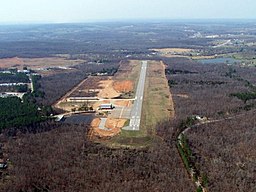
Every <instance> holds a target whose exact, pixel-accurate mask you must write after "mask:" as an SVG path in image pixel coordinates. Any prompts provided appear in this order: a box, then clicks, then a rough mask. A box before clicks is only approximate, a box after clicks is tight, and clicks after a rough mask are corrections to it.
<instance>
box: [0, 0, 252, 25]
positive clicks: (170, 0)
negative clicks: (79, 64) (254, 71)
mask: <svg viewBox="0 0 256 192" xmlns="http://www.w3.org/2000/svg"><path fill="white" fill-rule="evenodd" d="M197 18H208V19H209V18H250V19H255V18H256V0H0V23H9V22H16V23H19V22H86V21H94V20H109V19H118V20H122V19H197Z"/></svg>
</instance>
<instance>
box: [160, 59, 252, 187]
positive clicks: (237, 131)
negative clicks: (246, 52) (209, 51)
mask: <svg viewBox="0 0 256 192" xmlns="http://www.w3.org/2000/svg"><path fill="white" fill-rule="evenodd" d="M165 62H166V64H167V70H166V74H167V77H168V79H169V82H172V83H169V85H170V87H171V92H172V96H173V100H174V105H175V113H176V118H175V119H174V120H173V121H172V125H173V126H174V128H175V129H176V130H177V135H178V133H181V132H182V130H185V129H187V128H189V127H191V126H192V128H191V129H189V130H188V131H187V133H186V134H185V137H186V142H187V144H186V145H187V150H188V151H190V152H189V157H188V158H187V159H188V160H189V161H190V162H185V161H184V164H185V165H186V163H187V164H188V163H189V164H193V166H194V167H195V168H196V171H197V172H198V173H197V174H198V175H201V176H203V177H205V178H207V185H206V188H207V189H208V190H209V191H227V192H228V191H255V189H256V188H255V179H256V174H255V164H254V163H253V162H254V161H255V149H254V148H253V147H252V146H254V144H253V143H254V140H255V134H254V133H255V119H254V115H255V109H256V108H255V107H256V105H255V99H256V98H255V97H253V95H252V96H251V94H249V93H254V91H255V89H254V84H255V78H254V75H253V74H255V72H256V69H255V67H240V66H236V65H233V66H230V65H226V64H219V65H216V64H214V65H209V64H207V65H205V64H199V63H197V62H195V61H191V60H188V59H184V58H183V59H181V58H172V59H166V60H165ZM169 69H171V70H169ZM187 69H189V72H183V71H186V70H187ZM170 71H179V72H178V73H177V72H176V73H175V74H173V72H172V73H171V74H170ZM180 71H182V72H180ZM173 82H175V83H173ZM196 115H198V116H200V117H205V118H206V119H207V121H206V122H204V123H200V122H198V121H194V120H193V117H194V116H196ZM191 120H192V121H191ZM194 124H196V125H195V126H193V125H194ZM161 132H162V135H168V134H166V132H167V130H161ZM177 135H176V138H177ZM165 137H166V136H165ZM167 139H168V137H167ZM187 159H186V160H187Z"/></svg>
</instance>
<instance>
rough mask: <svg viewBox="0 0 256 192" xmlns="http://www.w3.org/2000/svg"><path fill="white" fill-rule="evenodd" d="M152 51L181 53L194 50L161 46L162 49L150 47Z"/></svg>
mask: <svg viewBox="0 0 256 192" xmlns="http://www.w3.org/2000/svg"><path fill="white" fill-rule="evenodd" d="M151 50H152V51H156V52H159V53H161V54H169V53H173V54H175V53H176V54H182V53H189V52H191V51H194V50H193V49H185V48H162V49H151Z"/></svg>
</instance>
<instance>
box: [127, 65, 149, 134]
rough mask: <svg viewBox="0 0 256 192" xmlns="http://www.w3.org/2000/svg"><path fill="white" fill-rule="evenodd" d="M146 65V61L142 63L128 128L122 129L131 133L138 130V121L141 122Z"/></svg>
mask: <svg viewBox="0 0 256 192" xmlns="http://www.w3.org/2000/svg"><path fill="white" fill-rule="evenodd" d="M147 65H148V62H147V61H142V66H141V72H140V78H139V82H138V85H137V90H136V94H135V100H134V104H133V108H132V110H131V114H130V124H129V126H127V127H124V128H123V129H124V130H133V131H139V130H140V120H141V113H142V104H143V96H144V88H145V81H146V74H147Z"/></svg>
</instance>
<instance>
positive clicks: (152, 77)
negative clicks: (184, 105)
mask: <svg viewBox="0 0 256 192" xmlns="http://www.w3.org/2000/svg"><path fill="white" fill-rule="evenodd" d="M174 115H175V113H174V105H173V102H172V97H171V94H170V91H169V86H168V82H167V79H166V77H165V65H164V63H163V62H159V61H151V62H149V69H148V76H147V80H146V88H145V98H144V103H143V112H142V124H141V127H142V130H143V132H145V133H147V132H154V131H155V130H154V129H155V126H156V125H157V124H158V123H160V122H162V121H165V120H168V119H170V118H173V117H174Z"/></svg>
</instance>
